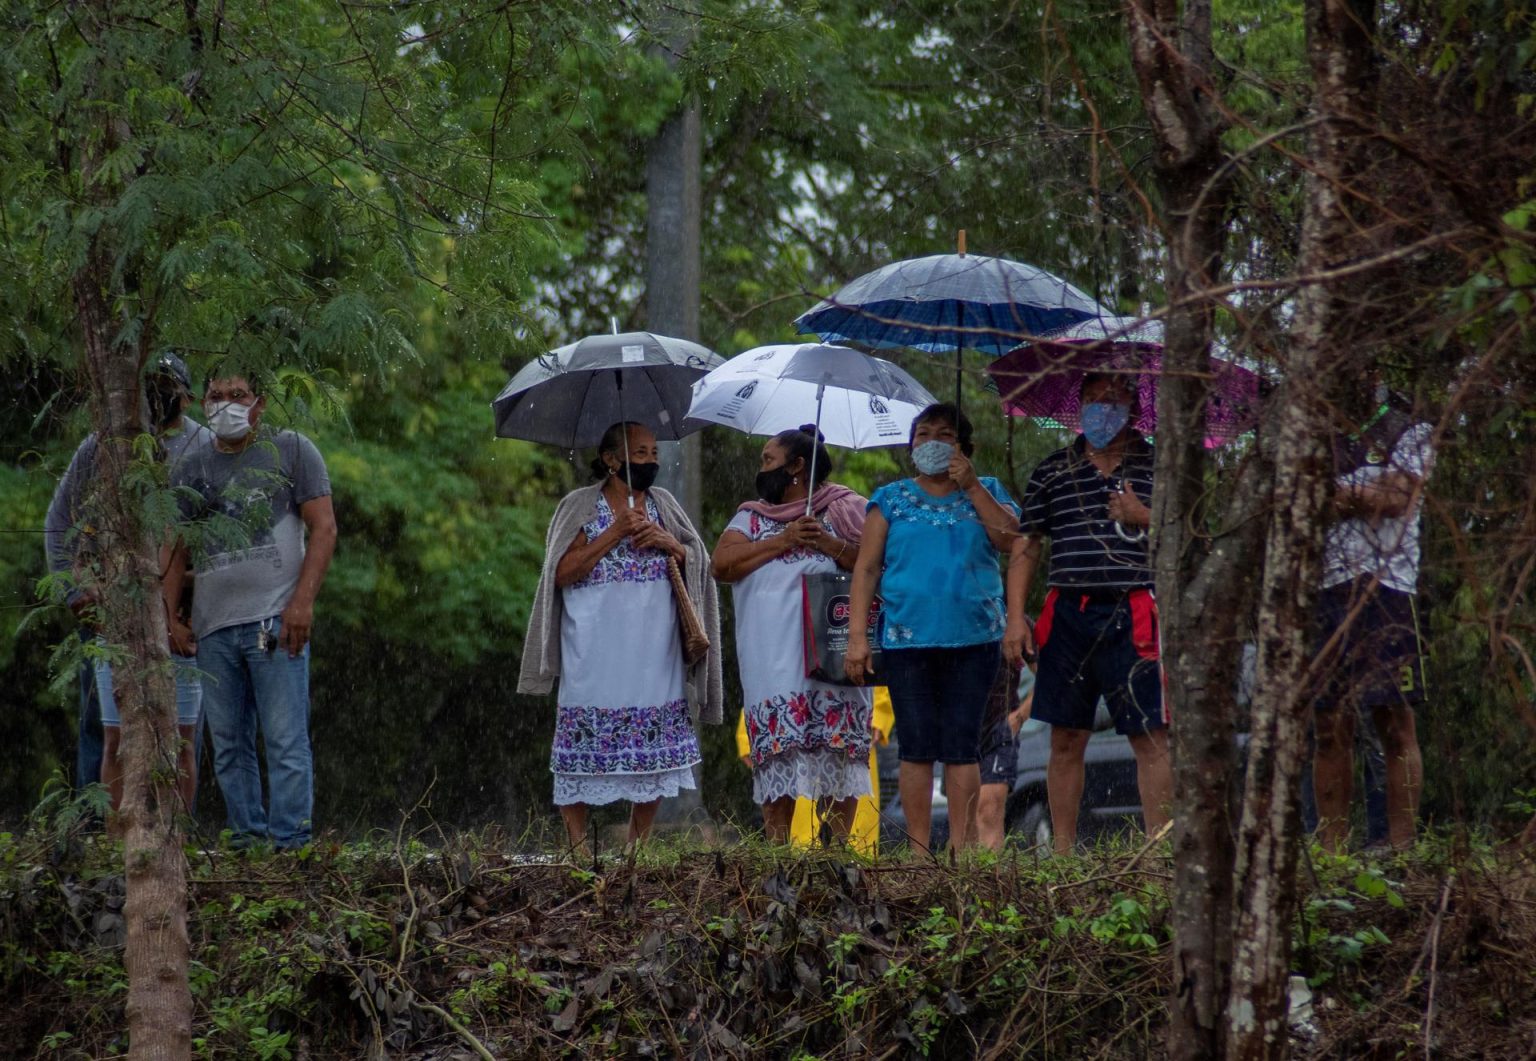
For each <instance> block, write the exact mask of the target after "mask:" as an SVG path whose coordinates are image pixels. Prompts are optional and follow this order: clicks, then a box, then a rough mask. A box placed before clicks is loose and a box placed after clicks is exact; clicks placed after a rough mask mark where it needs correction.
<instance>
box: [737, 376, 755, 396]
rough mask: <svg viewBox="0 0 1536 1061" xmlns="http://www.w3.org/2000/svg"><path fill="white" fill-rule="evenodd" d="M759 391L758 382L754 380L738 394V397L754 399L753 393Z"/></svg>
mask: <svg viewBox="0 0 1536 1061" xmlns="http://www.w3.org/2000/svg"><path fill="white" fill-rule="evenodd" d="M755 390H757V381H756V380H753V381H752V382H751V383H748V384H747V385H746V386H744V387H742V388H741V389H740V390H738V391H737V392H736V397H738V398H742V399H746V398H750V397H752V392H753V391H755Z"/></svg>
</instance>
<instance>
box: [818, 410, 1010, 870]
mask: <svg viewBox="0 0 1536 1061" xmlns="http://www.w3.org/2000/svg"><path fill="white" fill-rule="evenodd" d="M971 433H972V428H971V422H970V421H969V420H968V419H966V417H965V414H964V413H962V412H960V410H959V409H957V408H956V407H955V406H953V405H950V404H948V403H943V404H939V405H930V406H929V407H928V408H926V409H924V410H923V411H922V412H921V413H919V414H918V416H917V419H916V420H914V421H912V437H911V451H912V463H913V465H914V466H915V467H916V469H917V473H918V474H917V476H916V477H915V478H912V479H902V480H899V481H897V482H894V483H890V484H888V485H886V486H883V487H881V488H880V489H879V490H876V491H875V494H874V497H872V498H871V499H870V502H869V514H868V516H867V517H866V518H865V522H864V541H863V544H862V545H861V546H860V548H859V558H858V560H857V561H856V562H855V564H854V568H853V591H852V598H853V599H852V601H851V604H852V608H851V611H852V615H851V617H850V619H849V624H848V654H847V659H846V665H845V669H846V670H847V673H848V677H849V678H851V679H852V680H853V681H855V682H858V683H860V684H862V683H863V682H864V680H865V679H866V678H868V677H869V674H870V666H869V663H870V647H869V630H868V622H867V617H868V615H869V606H870V603H871V602H872V601H873V599H874V597H875V594H876V593H879V594H880V595H881V596H882V597H883V598H884V600H885V619H884V624H883V626H884V630H883V634H882V641H881V645H882V647H883V649H884V663H883V665H882V670H881V681H882V682H883V683H884V684H886V685H889V686H890V690H891V705H892V707H893V708H894V709H895V712H896V741H897V743H898V744H899V745H900V750H901V774H900V780H899V784H900V790H901V807H902V810H903V811H904V812H905V813H906V817H907V828H908V831H909V837H908V839H909V841H910V842H911V843H912V844H913V845H914V846H915V847H917V848H919V849H921V850H923V851H925V852H926V851H927V850H928V832H929V824H930V820H931V816H932V810H933V764H934V763H935V762H942V763H943V764H944V777H945V784H946V791H947V792H948V795H949V807H950V833H949V840H950V846H951V847H954V848H960V847H963V846H965V845H967V844H970V843H973V842H974V840H975V820H976V797H977V795H978V792H979V790H980V787H981V777H980V774H979V772H978V769H977V765H976V763H977V757H978V753H979V751H980V747H981V719H982V712H983V710H984V709H985V707H986V702H987V693H988V691H989V690H990V688H991V686H992V680H993V678H994V677H996V675H997V665H998V658H999V644H1000V642H1001V641H1002V637H1003V628H1004V626H1005V625H1006V620H1007V616H1006V612H1005V610H1004V606H1003V579H1002V575H1001V573H1000V571H999V567H998V554H999V553H1006V552H1007V551H1008V549H1009V547H1010V545H1011V544H1012V541H1013V538H1014V536H1015V534H1016V533H1017V529H1018V525H1019V508H1018V506H1017V505H1016V504H1014V502H1013V499H1012V498H1010V497H1009V496H1008V494H1007V492H1006V491H1004V490H1003V488H1002V485H1001V484H1000V483H999V482H998V481H997V480H996V479H993V478H991V477H990V476H988V477H985V478H981V477H978V476H977V475H976V469H975V468H973V467H972V466H971V461H970V456H971V453H972V452H974V449H975V447H974V446H972V444H971Z"/></svg>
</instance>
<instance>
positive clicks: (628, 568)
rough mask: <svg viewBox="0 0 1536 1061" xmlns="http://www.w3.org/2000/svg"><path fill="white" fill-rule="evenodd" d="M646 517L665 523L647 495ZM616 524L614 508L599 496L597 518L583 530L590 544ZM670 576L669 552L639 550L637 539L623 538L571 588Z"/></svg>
mask: <svg viewBox="0 0 1536 1061" xmlns="http://www.w3.org/2000/svg"><path fill="white" fill-rule="evenodd" d="M645 515H646V518H647V519H649V520H650V521H651V522H652V523H660V522H661V513H660V512H659V511H658V510H657V508H656V502H655V501H652V500H651V498H650V495H646V498H645ZM613 521H614V515H613V506H611V505H609V504H608V499H607V498H606V497H604V496H603V495H602V494H598V495H597V515H596V516H594V517H593V518H592V519H591V520H590V521H589V522H587V523H586V524H585V525H583V526H582V528H581V530H582V533H583V534H585V535H586V536H587V541H589V542H590V541H592V540H593V539H595V538H596V537H597V536H598V535H600V534H602V533H603V532H604V531H605V530H607V529H608V528H609V527H611V526H613ZM666 577H667V554H666V553H663V552H661V551H660V550H659V549H636V548H635V543H634V540H633V539H631V538H623V539H621V540H620V541H619V544H618V545H615V546H614V547H613V548H612V549H609V550H608V552H607V553H605V554H604V555H603V558H602V559H601V560H599V561H598V562H597V566H596V567H594V568H593V569H592V571H591V573H589V574H588V575H587V577H586V578H584V579H582V580H581V581H580V582H575V583H572V586H571V588H572V589H575V588H577V587H579V586H597V585H602V584H604V583H611V582H655V581H657V580H658V579H664V578H666Z"/></svg>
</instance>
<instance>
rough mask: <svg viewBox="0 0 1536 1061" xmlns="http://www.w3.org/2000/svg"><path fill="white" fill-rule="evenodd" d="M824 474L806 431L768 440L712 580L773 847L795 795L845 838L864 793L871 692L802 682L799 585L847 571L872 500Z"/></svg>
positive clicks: (818, 449)
mask: <svg viewBox="0 0 1536 1061" xmlns="http://www.w3.org/2000/svg"><path fill="white" fill-rule="evenodd" d="M813 469H814V475H815V478H816V481H815V483H814V484H812V483H811V482H810V477H811V475H812V474H813ZM831 470H832V460H831V458H830V457H829V456H828V454H827V448H826V446H824V445H822V439H821V436H820V434H819V433H817V432H816V429H815V427H814V426H813V425H810V424H807V425H805V426H803V427H801V428H799V429H798V430H795V431H785V432H782V433H780V434H778V435H775V436H774V437H773V438H771V439H769V440H768V441H767V443H765V444H764V446H763V456H762V468H761V470H760V471H759V472H758V474H757V493H758V497H759V498H760V500H757V501H748V502H746V503H745V504H743V505H742V506H741V507H740V508H739V509H738V510H737V511H736V515H735V518H733V519H732V520H731V522H730V523H729V524H728V525H727V526H726V528H725V533H723V534H722V535H720V542H719V544H717V545H716V546H715V553H714V560H713V570H714V576H715V579H716V580H717V581H719V582H727V583H731V584H732V593H733V595H734V599H735V603H736V660H737V662H738V664H739V665H740V669H741V686H742V692H743V699H744V701H745V707H744V709H743V713H744V714H745V715H746V720H747V737H748V739H749V741H750V742H751V746H752V752H751V759H752V793H753V798H754V799H756V800H757V802H758V803H760V804H762V808H763V830H764V832H765V833H766V834H767V836H768V839H769V840H770V841H773V842H775V843H787V842H788V840H789V829H790V821H791V819H792V818H793V817H794V812H795V799H796V797H801V796H803V797H805V798H807V799H814V800H816V801H818V802H819V803H821V804H822V806H823V811H822V817H823V819H824V820H825V821H826V822H827V823H828V824H829V825H830V827H831V829H832V833H833V835H834V836H835V837H837V838H838V839H846V838H847V836H848V830H849V827H850V825H851V824H852V823H853V813H854V807H855V805H856V804H857V802H858V799H859V797H860V796H863V795H867V794H868V793H869V791H870V788H869V745H870V740H871V736H872V735H871V732H870V710H871V698H870V691H869V689H867V688H858V687H855V686H846V685H831V684H828V683H827V682H821V681H817V680H815V679H814V678H808V677H806V675H805V655H804V641H803V638H804V634H803V632H802V630H803V628H802V620H801V582H800V578H801V576H802V575H806V574H812V573H816V572H822V571H839V570H841V571H847V570H849V569H850V568H852V567H853V562H854V559H855V558H856V557H857V556H858V555H859V540H860V537H861V535H862V533H863V529H864V510H865V506H866V505H867V501H866V500H865V499H864V498H863V497H860V496H859V495H858V494H856V493H854V492H853V491H852V490H850V489H848V488H847V487H846V486H837V485H835V484H833V483H829V482H827V481H826V478H827V475H828V473H830V472H831ZM807 494H809V495H810V501H811V503H810V509H811V514H810V515H806V495H807Z"/></svg>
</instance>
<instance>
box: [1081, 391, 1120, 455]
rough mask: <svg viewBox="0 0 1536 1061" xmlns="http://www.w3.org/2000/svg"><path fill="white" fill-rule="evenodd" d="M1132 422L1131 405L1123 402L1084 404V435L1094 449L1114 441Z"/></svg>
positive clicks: (1101, 447)
mask: <svg viewBox="0 0 1536 1061" xmlns="http://www.w3.org/2000/svg"><path fill="white" fill-rule="evenodd" d="M1130 422H1131V407H1130V406H1129V405H1126V404H1125V403H1123V402H1089V403H1088V404H1087V405H1085V406H1083V417H1082V424H1083V437H1084V438H1086V439H1087V440H1088V444H1089V445H1090V446H1092V447H1093V448H1094V449H1103V448H1104V447H1105V446H1107V445H1109V444H1110V443H1111V442H1113V441H1114V440H1115V439H1116V438H1117V437H1118V436H1119V434H1120V432H1122V431H1124V430H1125V425H1126V424H1128V423H1130Z"/></svg>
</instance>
